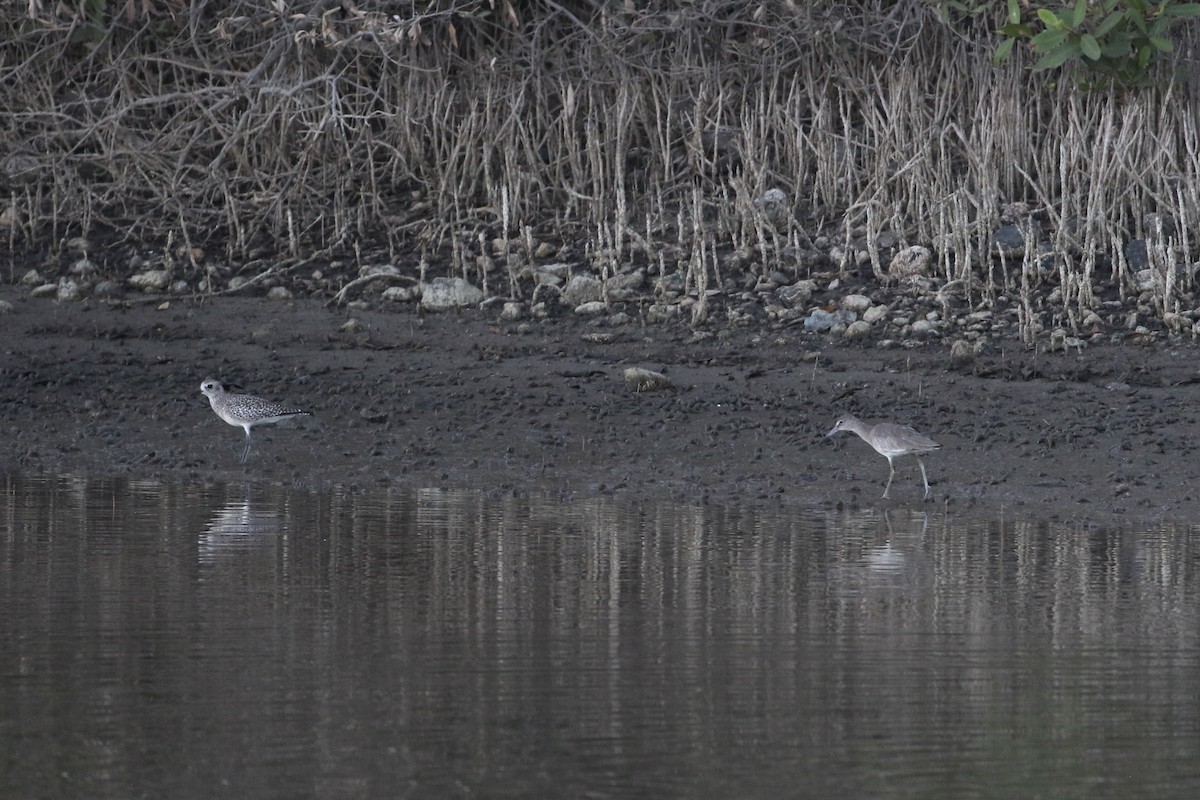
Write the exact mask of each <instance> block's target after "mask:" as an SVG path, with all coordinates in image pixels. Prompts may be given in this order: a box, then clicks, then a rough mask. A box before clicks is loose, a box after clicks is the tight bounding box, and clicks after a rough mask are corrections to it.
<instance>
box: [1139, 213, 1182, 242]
mask: <svg viewBox="0 0 1200 800" xmlns="http://www.w3.org/2000/svg"><path fill="white" fill-rule="evenodd" d="M1142 224H1143V225H1144V226H1145V227H1146V233H1148V234H1153V235H1156V236H1157V235H1158V229H1159V226H1160V225H1161V226H1162V235H1163V236H1164V237H1166V236H1174V235H1175V216H1174V215H1173V214H1160V213H1159V212H1157V211H1151V212H1149V213H1148V214H1146V215H1144V216H1143V217H1142Z"/></svg>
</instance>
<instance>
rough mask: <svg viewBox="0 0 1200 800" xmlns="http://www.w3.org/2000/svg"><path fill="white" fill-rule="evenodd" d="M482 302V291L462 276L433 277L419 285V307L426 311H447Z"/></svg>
mask: <svg viewBox="0 0 1200 800" xmlns="http://www.w3.org/2000/svg"><path fill="white" fill-rule="evenodd" d="M482 302H483V291H482V290H480V289H478V288H476V287H475V286H472V285H471V284H469V283H467V282H466V281H464V280H463V279H462V278H434V279H433V280H431V281H430V282H429V283H425V284H422V285H421V308H424V309H425V310H427V311H448V310H450V309H452V308H464V307H467V306H477V305H479V304H480V303H482Z"/></svg>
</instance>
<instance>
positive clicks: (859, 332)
mask: <svg viewBox="0 0 1200 800" xmlns="http://www.w3.org/2000/svg"><path fill="white" fill-rule="evenodd" d="M870 332H871V324H870V323H869V322H866V321H864V320H861V319H860V320H856V321H854V322H851V323H850V324H849V325H847V326H846V332H845V333H844V334H843V335H844V336H845V337H846V338H847V339H861V338H862V337H864V336H866V335H867V334H868V333H870Z"/></svg>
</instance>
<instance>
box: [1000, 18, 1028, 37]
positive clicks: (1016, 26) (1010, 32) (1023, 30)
mask: <svg viewBox="0 0 1200 800" xmlns="http://www.w3.org/2000/svg"><path fill="white" fill-rule="evenodd" d="M996 33H999V34H1000V35H1001V36H1009V37H1012V38H1013V39H1027V38H1029V34H1031V33H1033V31H1031V30H1029V26H1028V25H1022V24H1021V23H1019V22H1018V23H1013V24H1009V25H1005V26H1004V27H1003V28H1001V29H1000V30H998V31H996Z"/></svg>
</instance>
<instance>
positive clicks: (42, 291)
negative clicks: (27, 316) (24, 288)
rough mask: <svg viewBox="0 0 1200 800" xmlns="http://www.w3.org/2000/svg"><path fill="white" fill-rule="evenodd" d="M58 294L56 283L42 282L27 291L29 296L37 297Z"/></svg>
mask: <svg viewBox="0 0 1200 800" xmlns="http://www.w3.org/2000/svg"><path fill="white" fill-rule="evenodd" d="M57 294H58V284H57V283H43V284H42V285H41V286H35V287H33V291H31V292H30V293H29V295H30V296H31V297H36V298H39V299H42V298H46V297H55V296H56V295H57Z"/></svg>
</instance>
